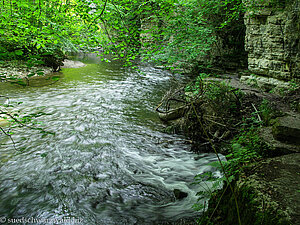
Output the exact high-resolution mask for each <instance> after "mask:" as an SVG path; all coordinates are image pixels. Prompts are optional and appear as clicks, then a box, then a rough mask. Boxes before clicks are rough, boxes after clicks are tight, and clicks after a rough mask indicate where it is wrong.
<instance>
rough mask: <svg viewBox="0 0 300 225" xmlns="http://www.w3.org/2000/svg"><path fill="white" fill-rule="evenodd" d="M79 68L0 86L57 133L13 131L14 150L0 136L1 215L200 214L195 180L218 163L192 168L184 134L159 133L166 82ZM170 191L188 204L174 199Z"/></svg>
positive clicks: (206, 159) (131, 218)
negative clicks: (182, 195)
mask: <svg viewBox="0 0 300 225" xmlns="http://www.w3.org/2000/svg"><path fill="white" fill-rule="evenodd" d="M84 60H85V62H86V63H89V64H88V65H87V66H86V67H84V68H79V69H64V70H63V71H62V75H61V76H62V78H61V79H60V80H59V81H58V82H56V83H55V84H52V85H50V86H44V87H27V88H22V87H16V86H12V85H9V84H0V95H5V96H10V101H11V102H16V101H22V102H23V104H20V105H19V106H18V109H19V110H20V111H21V112H22V113H35V112H39V111H42V112H44V113H47V115H44V116H41V117H39V118H38V121H40V122H42V123H43V127H44V128H45V129H46V130H49V131H53V132H55V133H56V135H55V136H53V135H47V136H45V137H43V136H42V134H40V133H39V132H38V131H35V130H30V129H26V128H22V129H19V130H16V133H15V134H14V135H13V138H14V140H15V142H16V148H17V149H18V150H17V151H16V150H15V149H14V148H13V146H12V145H11V142H10V140H9V138H7V137H5V136H4V135H3V134H1V136H0V143H1V146H0V217H6V219H9V218H10V219H11V218H22V217H25V218H31V217H33V218H42V219H62V218H65V217H72V218H76V219H80V220H81V221H82V222H81V224H91V225H93V224H105V225H106V224H126V225H127V224H155V223H158V222H162V221H175V220H178V219H180V218H184V217H191V216H195V215H197V213H196V212H195V211H194V210H193V209H191V206H192V205H193V204H194V203H195V202H196V200H197V197H196V196H195V194H196V192H197V191H199V190H200V189H201V186H199V185H193V184H192V182H193V178H194V176H195V175H196V174H198V173H201V172H204V171H214V168H212V167H211V166H209V165H208V163H210V162H213V161H215V160H216V159H215V156H214V155H213V154H203V155H200V157H199V158H200V159H198V160H195V157H196V155H195V154H193V153H191V152H189V150H190V146H189V145H188V144H185V142H184V141H183V140H184V139H185V138H184V137H183V136H180V135H169V134H166V133H163V132H162V130H163V129H164V128H165V125H164V124H162V123H161V122H160V121H159V119H158V117H157V115H156V113H155V112H154V108H155V106H156V105H157V104H158V103H159V100H160V98H161V97H162V95H163V93H164V92H165V91H166V90H167V88H168V86H169V85H170V84H171V79H170V76H169V74H168V73H167V72H163V71H160V70H157V69H154V68H153V67H151V66H140V69H141V70H142V71H143V74H139V73H137V72H130V71H128V70H126V69H124V68H122V67H120V66H119V65H118V64H116V63H100V62H99V60H97V59H95V58H88V59H84ZM32 82H33V83H32V84H33V85H34V86H41V83H39V82H37V81H32ZM47 82H48V81H47ZM6 129H7V128H6ZM215 174H216V175H218V171H215ZM208 185H209V184H208ZM204 186H205V185H204ZM174 189H180V190H182V191H184V192H186V193H188V196H187V197H186V198H184V199H182V200H176V199H175V197H174V194H173V190H174ZM29 224H30V223H29ZM36 224H38V223H36ZM40 224H51V223H50V222H41V223H40ZM66 224H67V223H66ZM71 224H73V223H71Z"/></svg>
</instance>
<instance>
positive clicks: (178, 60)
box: [143, 0, 243, 69]
mask: <svg viewBox="0 0 300 225" xmlns="http://www.w3.org/2000/svg"><path fill="white" fill-rule="evenodd" d="M169 11H170V13H169V15H168V17H167V18H161V20H162V22H161V23H160V24H163V25H161V26H160V29H161V30H162V31H161V32H158V33H157V32H156V33H155V32H151V35H152V43H154V45H153V44H151V43H150V44H149V43H147V46H145V51H144V52H143V57H145V59H150V60H153V61H155V62H156V63H163V64H167V65H170V67H171V69H172V68H187V69H190V68H193V67H195V66H197V65H198V64H199V62H200V61H203V59H205V60H206V64H209V57H207V56H208V54H209V52H210V50H211V48H212V46H213V45H214V44H215V43H216V39H217V33H220V32H222V31H221V30H222V29H223V28H225V27H227V25H230V24H231V23H232V22H234V21H236V20H237V19H238V18H240V16H241V14H242V13H243V7H242V2H241V1H240V0H222V1H215V0H189V1H179V2H177V3H176V4H174V6H173V7H171V8H170V10H169ZM155 43H160V46H155ZM149 45H150V46H149ZM149 49H150V50H149Z"/></svg>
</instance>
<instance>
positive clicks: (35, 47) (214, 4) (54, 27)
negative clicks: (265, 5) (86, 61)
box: [0, 0, 243, 70]
mask: <svg viewBox="0 0 300 225" xmlns="http://www.w3.org/2000/svg"><path fill="white" fill-rule="evenodd" d="M0 4H1V9H0V13H1V22H0V33H1V38H0V60H2V61H3V60H19V59H22V60H26V61H27V62H28V66H29V67H31V66H33V65H35V64H45V65H46V66H50V67H53V69H54V70H58V69H59V66H61V62H62V60H63V59H64V58H65V57H66V54H67V53H68V52H74V51H75V52H76V51H90V50H93V49H94V50H95V49H97V48H101V49H104V53H105V54H109V53H111V54H113V55H114V56H115V57H116V58H125V61H127V62H130V61H132V60H134V59H135V58H136V57H137V56H138V55H142V56H143V58H144V59H146V60H154V61H156V62H158V61H159V62H162V63H167V64H168V65H170V66H185V67H188V66H189V67H190V66H196V64H197V63H198V62H199V61H201V57H203V56H205V55H207V54H208V51H209V50H210V49H211V46H212V45H213V44H214V43H215V41H216V36H217V34H218V33H219V34H220V33H222V31H221V30H222V29H223V28H224V27H226V26H228V24H230V23H234V21H236V20H237V19H239V17H240V16H241V14H242V11H243V10H242V8H241V1H239V0H223V1H214V0H210V1H204V0H191V1H178V0H153V1H128V0H122V1H108V0H106V1H100V0H95V1H87V0H86V1H84V0H73V1H72V0H66V1H61V0H52V1H43V0H39V1H35V0H32V1H16V0H10V1H5V0H4V1H1V3H0ZM224 34H225V33H224ZM174 53H176V54H174Z"/></svg>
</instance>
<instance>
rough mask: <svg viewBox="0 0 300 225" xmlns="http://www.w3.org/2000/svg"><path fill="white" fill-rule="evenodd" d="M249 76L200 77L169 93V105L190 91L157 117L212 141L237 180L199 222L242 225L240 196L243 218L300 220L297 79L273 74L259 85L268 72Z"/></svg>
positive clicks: (206, 146) (206, 144)
mask: <svg viewBox="0 0 300 225" xmlns="http://www.w3.org/2000/svg"><path fill="white" fill-rule="evenodd" d="M244 76H245V74H243V73H240V74H237V73H236V74H225V75H223V76H218V77H209V78H205V80H206V81H205V80H202V81H201V79H197V81H196V84H197V85H196V86H192V85H190V87H193V88H194V89H193V88H190V89H189V91H188V92H187V89H186V88H185V89H184V91H185V93H183V92H182V91H181V92H180V91H177V94H170V93H169V94H168V96H165V97H166V99H168V100H167V102H168V104H169V105H168V104H166V105H168V107H170V105H171V106H172V104H170V101H171V100H172V99H176V98H177V100H179V94H178V93H180V94H181V95H183V96H185V97H183V98H181V99H180V101H181V102H180V103H178V102H177V104H175V105H176V107H173V108H172V107H171V108H170V109H168V111H165V112H163V113H162V112H161V111H160V112H159V115H160V117H161V119H162V120H164V121H166V122H167V123H169V124H170V125H171V126H172V127H176V128H177V130H178V129H181V130H183V131H184V130H185V131H187V130H188V132H186V134H187V135H188V137H189V138H190V139H191V140H192V142H193V143H194V145H196V147H195V148H194V149H196V150H197V151H207V150H211V146H210V145H211V144H212V143H213V145H214V146H215V148H216V149H217V150H218V151H219V153H220V152H221V153H222V154H225V155H227V160H228V162H229V167H227V169H228V168H229V171H228V173H230V174H229V175H232V174H234V177H235V178H234V180H233V181H232V182H231V186H232V190H234V194H233V192H232V190H231V189H230V188H229V186H228V184H227V182H225V183H224V187H223V189H221V190H217V191H215V192H213V194H212V196H211V199H210V201H209V206H208V209H207V211H206V213H205V215H204V216H203V218H202V219H200V221H202V222H201V224H224V225H225V224H226V225H232V224H239V222H238V215H237V210H236V202H235V198H236V199H237V202H238V208H239V216H240V218H241V224H246V225H248V224H274V225H275V224H276V225H277V224H300V214H299V212H300V210H299V209H300V208H299V207H300V202H299V201H298V199H300V183H299V180H300V173H299V171H300V167H299V165H300V147H299V146H300V145H299V144H300V143H299V140H300V114H299V112H300V110H299V96H300V95H299V93H300V91H299V86H297V85H299V84H295V83H291V82H282V81H278V82H277V81H276V82H274V80H271V81H272V83H270V84H267V83H266V84H265V85H253V82H254V83H255V84H257V82H260V81H261V80H262V79H263V78H261V79H260V78H258V79H257V80H253V79H255V77H251V83H249V82H245V79H244ZM265 80H266V79H265ZM265 80H264V81H265ZM241 81H243V82H241ZM197 82H198V83H197ZM210 83H212V84H213V85H212V84H210ZM214 83H217V85H216V84H214ZM220 83H223V84H224V85H223V86H222V85H219V84H220ZM249 84H252V86H249ZM277 84H278V85H277ZM283 84H284V85H283ZM195 87H196V88H195ZM264 87H272V88H271V90H270V89H269V88H268V89H265V88H264ZM181 90H183V89H181ZM273 90H275V91H273ZM201 91H202V92H201ZM236 91H237V92H236ZM232 92H235V94H234V95H235V97H236V98H235V97H234V95H233V96H232V94H231V93H232ZM240 92H241V94H238V93H240ZM195 93H196V94H195ZM214 94H215V95H214ZM175 97H176V98H175ZM187 98H191V99H194V100H192V101H191V102H189V101H186V99H187ZM205 98H208V101H205ZM219 98H220V99H219ZM182 101H185V103H184V104H183V103H182ZM209 101H210V102H209ZM222 102H225V104H223V103H222ZM222 104H223V105H222ZM191 105H192V106H194V109H193V107H191ZM215 105H217V106H218V105H221V109H219V108H220V107H217V106H215ZM196 107H197V109H195V108H196ZM228 107H229V108H230V107H231V108H230V110H229V112H227V113H224V111H226V110H227V109H228ZM222 110H223V112H222ZM193 111H195V112H196V111H197V113H198V115H195V113H194V112H193ZM197 117H198V119H197ZM232 117H235V118H232ZM199 120H201V121H202V125H201V123H200V124H199ZM228 121H230V123H228V124H227V122H228ZM203 124H204V126H203ZM201 126H202V127H201ZM175 130H176V129H175ZM226 132H227V133H226ZM225 134H228V135H227V136H226V135H225ZM225 136H226V137H225ZM200 139H201V141H199V140H200ZM209 139H210V140H209ZM199 146H200V147H199ZM295 199H297V200H295ZM195 224H196V223H195Z"/></svg>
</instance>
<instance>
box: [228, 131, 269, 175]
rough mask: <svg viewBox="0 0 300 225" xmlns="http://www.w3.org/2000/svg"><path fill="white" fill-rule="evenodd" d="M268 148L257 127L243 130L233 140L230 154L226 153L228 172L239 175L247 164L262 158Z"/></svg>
mask: <svg viewBox="0 0 300 225" xmlns="http://www.w3.org/2000/svg"><path fill="white" fill-rule="evenodd" d="M267 150H268V146H267V145H266V144H265V143H264V142H263V141H262V140H261V138H260V137H259V135H258V132H257V131H256V130H255V129H250V130H248V131H244V132H242V133H241V134H239V135H238V136H237V137H236V138H235V139H233V140H232V142H231V145H230V148H229V154H228V155H226V158H227V159H228V162H227V164H226V167H225V168H226V171H227V173H228V174H230V175H234V176H237V175H238V174H240V173H241V172H242V171H243V170H244V168H245V167H246V166H247V165H249V164H250V163H252V162H255V161H257V160H259V159H261V158H262V156H263V155H265V152H266V151H267Z"/></svg>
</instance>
